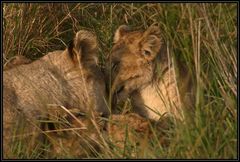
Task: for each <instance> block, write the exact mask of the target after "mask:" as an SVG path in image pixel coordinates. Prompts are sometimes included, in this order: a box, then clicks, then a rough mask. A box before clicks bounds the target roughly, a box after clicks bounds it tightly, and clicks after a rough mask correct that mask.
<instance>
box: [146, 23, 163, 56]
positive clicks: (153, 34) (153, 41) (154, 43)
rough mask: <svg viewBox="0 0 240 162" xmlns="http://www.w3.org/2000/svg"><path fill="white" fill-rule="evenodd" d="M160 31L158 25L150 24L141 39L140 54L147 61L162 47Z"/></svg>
mask: <svg viewBox="0 0 240 162" xmlns="http://www.w3.org/2000/svg"><path fill="white" fill-rule="evenodd" d="M162 44H163V42H162V37H161V31H160V29H159V27H158V26H150V27H149V28H148V29H147V30H146V31H145V32H144V33H143V37H142V41H141V46H142V49H141V52H142V55H143V56H144V57H145V58H146V59H148V60H149V61H150V60H152V59H154V58H155V57H156V56H157V54H158V53H159V51H160V49H161V47H162Z"/></svg>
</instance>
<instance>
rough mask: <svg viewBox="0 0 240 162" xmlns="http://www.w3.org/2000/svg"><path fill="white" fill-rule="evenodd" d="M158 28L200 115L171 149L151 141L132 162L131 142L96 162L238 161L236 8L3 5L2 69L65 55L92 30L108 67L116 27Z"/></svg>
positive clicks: (184, 126)
mask: <svg viewBox="0 0 240 162" xmlns="http://www.w3.org/2000/svg"><path fill="white" fill-rule="evenodd" d="M153 23H158V24H159V26H160V27H161V29H162V33H163V35H164V37H165V40H166V41H167V44H168V48H169V49H170V52H171V53H173V54H174V56H175V57H176V59H179V60H181V61H182V62H183V63H184V64H186V65H187V66H188V68H189V69H190V71H191V73H192V76H193V77H194V79H195V82H196V87H197V89H196V103H195V107H196V109H195V110H194V112H193V113H191V115H190V116H188V117H187V121H186V123H177V125H176V127H175V129H172V130H169V132H168V133H169V134H174V135H173V136H172V137H171V138H170V145H169V146H168V147H162V146H161V144H159V142H158V140H157V139H147V138H146V139H144V140H143V143H142V145H141V147H142V150H141V151H140V154H137V155H136V154H131V152H133V151H134V150H133V149H134V147H130V148H129V147H127V146H129V143H128V142H126V147H125V152H124V153H119V152H117V151H115V152H114V151H113V150H114V149H113V150H112V152H111V150H108V151H106V152H108V153H105V154H104V152H103V153H99V154H98V157H99V158H170V159H185V158H187V159H190V158H204V159H219V158H221V159H229V158H231V159H236V158H237V119H238V118H237V3H202V4H201V3H176V4H175V3H101V4H93V3H54V4H53V3H41V4H38V3H26V4H25V3H3V58H4V60H3V61H4V62H6V61H7V60H9V59H10V58H11V57H13V56H15V55H24V56H26V57H28V58H30V59H32V60H34V59H37V58H39V57H41V56H43V55H45V54H46V53H47V52H50V51H53V50H59V49H64V48H65V47H66V46H67V45H68V42H69V41H70V40H71V38H72V37H73V35H74V33H75V32H77V31H78V30H80V29H89V30H92V31H94V32H95V33H96V34H97V38H98V41H99V47H100V48H99V49H100V54H99V58H100V61H101V65H102V66H103V67H104V66H105V63H106V62H105V60H106V57H107V56H108V55H109V53H110V50H111V47H112V38H113V34H114V31H115V30H116V28H117V27H118V26H119V25H121V24H128V25H130V26H132V27H136V28H147V27H148V26H149V25H151V24H153ZM112 145H114V144H112ZM109 151H110V152H111V153H109ZM69 154H70V155H71V152H69ZM70 157H71V156H70ZM46 158H48V157H46Z"/></svg>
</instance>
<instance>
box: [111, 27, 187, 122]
mask: <svg viewBox="0 0 240 162" xmlns="http://www.w3.org/2000/svg"><path fill="white" fill-rule="evenodd" d="M110 59H111V61H110V62H111V63H112V66H111V76H112V77H111V78H112V88H111V92H112V95H113V103H118V102H120V101H123V100H125V99H126V98H127V97H130V98H131V99H132V104H133V107H134V110H135V111H136V112H138V113H139V114H141V115H142V116H144V117H147V118H150V119H153V120H158V119H159V118H160V117H161V116H162V115H165V114H166V115H171V116H173V117H175V118H177V119H181V120H182V119H183V118H184V116H183V111H182V110H183V109H182V108H183V107H184V106H182V103H184V104H185V101H187V100H191V97H188V96H186V95H187V94H188V92H192V91H191V84H192V83H191V80H190V76H189V75H188V73H187V72H186V69H184V68H182V67H181V68H180V67H178V66H177V65H176V64H174V62H173V59H172V57H171V56H170V54H169V53H167V50H166V47H165V45H164V42H163V39H162V36H161V32H160V29H159V27H157V26H150V27H149V28H148V29H147V30H145V31H131V30H130V29H129V27H128V26H126V25H122V26H120V27H119V28H118V29H117V31H116V32H115V36H114V45H113V48H112V52H111V55H110ZM177 67H178V71H176V69H177ZM187 102H188V101H187Z"/></svg>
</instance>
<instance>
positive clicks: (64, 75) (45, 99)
mask: <svg viewBox="0 0 240 162" xmlns="http://www.w3.org/2000/svg"><path fill="white" fill-rule="evenodd" d="M105 95H106V94H105V82H104V79H103V76H102V73H101V71H100V69H99V68H98V66H97V40H96V36H95V35H94V34H92V33H91V32H88V31H84V30H82V31H79V32H78V33H77V34H76V36H75V38H74V40H73V43H72V44H71V45H70V46H69V47H68V48H67V49H65V50H64V51H54V52H50V53H48V54H47V55H45V56H44V57H42V58H40V59H39V60H36V61H34V62H32V63H30V64H22V65H19V66H16V67H15V68H11V69H8V70H5V71H4V72H3V114H4V115H3V125H4V128H3V130H4V132H3V139H4V143H3V144H4V145H3V146H4V147H3V148H4V155H6V156H7V153H8V152H9V149H10V143H11V142H10V141H11V138H10V137H11V136H12V134H13V132H14V129H15V128H14V127H13V125H12V123H17V122H18V118H14V117H13V116H19V115H18V113H20V114H23V115H24V116H25V118H26V120H29V121H30V123H34V124H33V125H35V126H33V127H37V128H36V129H39V127H40V126H39V122H37V120H43V119H46V117H47V113H48V111H49V109H51V108H52V107H53V106H56V105H58V106H59V105H60V106H64V107H66V108H78V109H79V110H80V111H84V112H86V111H90V110H94V111H98V112H101V113H102V114H103V115H105V116H107V115H108V113H109V111H108V108H107V106H106V104H105ZM15 114H16V115H15ZM31 129H32V128H31V127H30V128H27V130H31Z"/></svg>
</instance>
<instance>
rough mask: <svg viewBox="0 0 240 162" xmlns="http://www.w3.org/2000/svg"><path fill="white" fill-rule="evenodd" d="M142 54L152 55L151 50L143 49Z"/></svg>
mask: <svg viewBox="0 0 240 162" xmlns="http://www.w3.org/2000/svg"><path fill="white" fill-rule="evenodd" d="M142 54H143V55H145V56H150V55H151V52H150V51H148V50H143V51H142Z"/></svg>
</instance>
